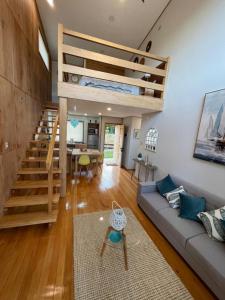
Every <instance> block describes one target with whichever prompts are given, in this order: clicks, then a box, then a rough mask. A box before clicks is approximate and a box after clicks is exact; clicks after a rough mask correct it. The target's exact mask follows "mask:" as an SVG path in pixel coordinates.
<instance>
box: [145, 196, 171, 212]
mask: <svg viewBox="0 0 225 300" xmlns="http://www.w3.org/2000/svg"><path fill="white" fill-rule="evenodd" d="M141 198H142V199H144V201H145V202H147V203H148V206H149V208H150V209H152V210H154V211H158V210H160V209H162V208H167V207H169V203H168V202H167V201H166V199H164V198H163V197H162V196H160V194H159V193H157V192H155V193H144V194H142V195H141Z"/></svg>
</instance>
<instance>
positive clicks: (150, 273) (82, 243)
mask: <svg viewBox="0 0 225 300" xmlns="http://www.w3.org/2000/svg"><path fill="white" fill-rule="evenodd" d="M110 213H111V211H104V212H97V213H91V214H83V215H78V216H75V217H74V293H75V299H76V300H89V299H90V300H110V299H113V300H150V299H154V300H165V299H176V300H179V299H180V300H186V299H193V298H192V296H191V295H190V294H189V292H188V291H187V289H186V288H185V287H184V285H183V284H182V282H181V281H180V279H179V278H178V277H177V275H176V274H175V273H174V271H173V270H172V269H171V267H170V266H169V265H168V263H167V262H166V260H165V259H164V258H163V256H162V254H161V253H160V252H159V250H158V249H157V248H156V246H155V244H154V243H153V242H152V240H151V239H150V238H149V236H148V235H147V233H146V232H145V231H144V229H143V228H142V226H141V225H140V223H139V222H138V220H137V219H136V218H135V216H134V215H133V213H132V212H131V210H130V209H128V208H127V209H125V213H126V215H127V217H128V224H127V227H126V228H125V233H126V236H127V247H128V267H129V270H128V271H125V268H124V256H123V252H122V250H121V249H120V247H118V246H117V248H114V247H111V246H108V245H107V246H106V249H105V252H104V255H103V258H101V257H100V250H101V246H102V242H103V240H104V237H105V233H106V230H107V227H108V225H109V224H108V219H109V215H110Z"/></svg>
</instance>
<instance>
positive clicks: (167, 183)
mask: <svg viewBox="0 0 225 300" xmlns="http://www.w3.org/2000/svg"><path fill="white" fill-rule="evenodd" d="M156 188H157V191H158V192H159V193H160V195H161V196H163V197H165V196H164V194H166V193H169V192H171V191H173V190H175V189H176V188H177V186H176V184H175V183H174V182H173V180H172V178H171V177H170V175H168V176H166V177H165V178H163V179H162V180H160V181H156Z"/></svg>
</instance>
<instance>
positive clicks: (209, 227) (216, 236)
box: [198, 206, 225, 242]
mask: <svg viewBox="0 0 225 300" xmlns="http://www.w3.org/2000/svg"><path fill="white" fill-rule="evenodd" d="M198 218H199V219H200V220H201V221H202V223H203V225H204V227H205V229H206V231H207V234H208V236H209V237H210V238H211V239H213V240H217V241H219V242H225V227H224V222H225V206H223V207H221V208H219V209H215V210H211V211H207V212H200V213H199V214H198Z"/></svg>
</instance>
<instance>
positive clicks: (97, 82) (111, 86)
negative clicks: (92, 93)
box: [79, 76, 141, 95]
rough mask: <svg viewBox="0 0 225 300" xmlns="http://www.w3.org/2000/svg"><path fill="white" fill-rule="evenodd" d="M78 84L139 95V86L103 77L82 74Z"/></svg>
mask: <svg viewBox="0 0 225 300" xmlns="http://www.w3.org/2000/svg"><path fill="white" fill-rule="evenodd" d="M79 85H81V86H89V87H95V88H99V89H104V90H109V91H114V92H120V93H125V94H132V95H140V92H141V91H140V88H139V87H137V86H134V85H129V84H125V83H119V82H114V81H108V80H103V79H96V78H91V77H87V76H82V77H81V79H80V81H79Z"/></svg>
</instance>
